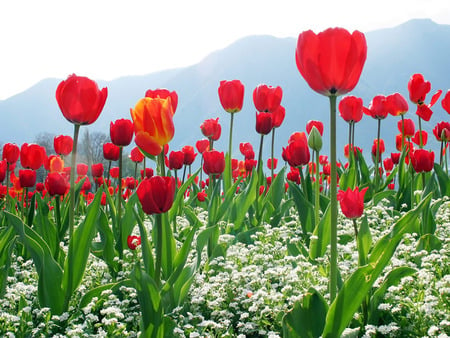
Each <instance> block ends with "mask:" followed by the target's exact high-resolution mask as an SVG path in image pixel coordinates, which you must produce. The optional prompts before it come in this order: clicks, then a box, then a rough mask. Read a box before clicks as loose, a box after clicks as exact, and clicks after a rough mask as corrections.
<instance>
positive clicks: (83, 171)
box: [77, 163, 89, 176]
mask: <svg viewBox="0 0 450 338" xmlns="http://www.w3.org/2000/svg"><path fill="white" fill-rule="evenodd" d="M88 170H89V167H88V165H87V164H85V163H78V164H77V175H78V176H86V175H87V173H88Z"/></svg>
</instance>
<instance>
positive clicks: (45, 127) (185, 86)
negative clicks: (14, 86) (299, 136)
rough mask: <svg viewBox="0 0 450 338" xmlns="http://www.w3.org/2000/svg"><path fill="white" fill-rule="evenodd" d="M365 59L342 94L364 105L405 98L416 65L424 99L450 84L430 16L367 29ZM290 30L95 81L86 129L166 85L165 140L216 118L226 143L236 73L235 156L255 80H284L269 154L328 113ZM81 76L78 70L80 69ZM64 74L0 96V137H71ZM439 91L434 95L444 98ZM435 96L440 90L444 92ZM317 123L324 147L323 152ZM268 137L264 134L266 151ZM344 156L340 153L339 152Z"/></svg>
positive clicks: (441, 37)
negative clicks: (61, 104) (97, 99)
mask: <svg viewBox="0 0 450 338" xmlns="http://www.w3.org/2000/svg"><path fill="white" fill-rule="evenodd" d="M365 35H366V39H367V45H368V57H367V61H366V64H365V67H364V70H363V73H362V75H361V79H360V81H359V83H358V85H357V86H356V88H355V89H354V90H353V92H351V93H349V94H350V95H355V96H359V97H361V98H363V100H364V105H365V106H368V104H369V103H370V100H371V99H372V98H373V97H374V96H375V95H378V94H384V95H388V94H391V93H394V92H400V93H401V94H402V95H403V96H404V97H405V98H407V99H408V91H407V83H408V80H409V78H410V76H411V75H413V74H414V73H422V74H423V75H424V77H425V79H426V80H428V81H430V82H431V84H432V90H431V92H430V94H429V95H428V96H429V97H427V102H429V100H430V98H431V95H432V94H433V93H434V92H436V90H437V89H442V90H443V92H444V93H443V95H444V94H445V93H446V92H447V89H448V88H450V80H449V79H448V74H450V62H449V61H448V60H450V38H449V37H450V25H440V24H436V23H434V22H433V21H431V20H428V19H415V20H411V21H408V22H406V23H404V24H401V25H399V26H396V27H393V28H387V29H381V30H376V31H372V32H367V33H365ZM295 47H296V38H276V37H273V36H249V37H245V38H242V39H240V40H238V41H236V42H235V43H233V44H231V45H229V46H227V47H226V48H224V49H222V50H218V51H215V52H213V53H211V54H210V55H208V56H207V57H206V58H204V59H203V60H202V61H201V62H199V63H198V64H195V65H192V66H189V67H185V68H178V69H171V70H166V71H161V72H157V73H152V74H148V75H143V76H127V77H122V78H119V79H116V80H113V81H109V82H105V81H98V83H99V86H100V87H104V86H107V87H108V99H107V102H106V105H105V108H104V111H103V112H102V114H101V116H100V118H99V119H98V120H97V121H96V122H95V123H94V124H93V125H91V126H89V127H85V126H83V127H82V131H83V129H84V128H89V131H102V132H104V133H109V123H110V121H114V120H116V119H119V118H130V113H129V111H130V108H131V107H133V106H134V104H135V103H136V102H137V101H138V100H139V99H140V98H141V97H142V96H143V95H144V94H145V91H146V90H147V89H156V88H168V89H170V90H175V91H177V93H178V96H179V103H178V108H177V111H176V114H175V116H174V121H175V137H174V139H173V140H172V142H171V143H170V148H171V149H174V150H179V149H181V147H182V146H184V145H186V144H191V145H194V143H195V141H196V140H198V139H200V138H202V134H201V132H200V128H199V126H200V124H201V123H202V122H203V121H204V120H205V119H207V118H216V117H219V122H220V123H221V125H222V137H221V139H220V140H219V141H218V142H217V143H216V144H215V147H216V148H217V149H219V150H223V151H226V150H227V148H228V133H229V115H228V114H227V113H226V112H224V111H223V109H222V107H221V105H220V102H219V99H218V94H217V88H218V86H219V82H220V81H221V80H231V79H240V80H241V81H242V83H244V85H245V88H246V92H245V98H244V108H243V110H242V111H241V112H240V113H238V114H236V116H235V120H234V121H235V123H234V128H235V129H234V131H233V149H234V151H233V155H234V156H236V157H237V156H239V158H240V155H239V149H238V145H239V143H240V142H251V143H252V144H253V145H254V148H255V152H257V151H258V145H259V141H260V136H259V135H258V134H256V132H255V108H254V106H253V101H252V92H253V89H254V88H255V87H256V86H257V85H258V84H260V83H266V84H268V85H272V86H281V87H282V88H283V100H282V104H283V105H284V106H285V108H286V118H285V121H284V123H283V125H282V126H281V127H280V128H279V129H278V130H277V131H276V135H277V136H276V141H275V147H276V156H277V157H280V153H281V148H282V147H283V146H285V145H286V143H287V139H288V138H289V135H290V134H291V133H293V132H294V131H304V130H305V124H306V122H307V121H308V120H321V121H323V122H324V124H325V125H327V124H328V119H329V104H328V100H327V98H326V97H323V96H321V95H319V94H317V93H315V92H314V91H312V90H311V89H310V88H309V87H308V85H307V84H306V82H305V81H304V79H303V78H302V77H301V75H300V73H299V72H298V70H297V67H296V65H295V56H294V55H295ZM80 75H81V74H80ZM61 80H62V79H45V80H42V81H41V82H39V83H37V84H36V85H34V86H33V87H31V88H29V89H28V90H26V91H24V92H22V93H20V94H17V95H15V96H13V97H11V98H9V99H6V100H3V101H0V116H1V117H2V132H1V134H0V143H5V142H15V143H17V144H19V145H20V144H21V143H23V142H33V141H34V138H35V136H36V135H37V134H38V133H41V132H50V133H54V134H68V135H72V133H73V127H72V125H71V124H70V123H69V122H67V121H66V120H65V119H64V117H63V116H62V114H61V112H60V110H59V108H58V105H57V103H56V100H55V90H56V87H57V85H58V83H59V82H60V81H61ZM443 95H442V97H443ZM442 97H441V98H442ZM433 111H434V114H433V117H432V119H431V121H430V122H422V128H423V129H425V130H427V131H428V132H429V134H430V135H429V147H431V148H433V149H434V150H437V149H438V143H437V141H436V140H435V138H434V136H433V135H432V129H433V128H434V126H435V124H436V123H437V122H439V121H442V120H447V121H448V120H449V115H448V114H447V113H446V112H445V111H444V110H443V109H442V107H441V105H440V102H438V103H437V104H436V105H435V106H434V107H433ZM406 117H407V118H411V119H413V120H414V122H415V123H416V127H417V117H416V115H415V107H414V106H413V105H412V104H410V111H409V112H408V114H407V115H406ZM398 119H399V118H395V117H392V116H388V117H387V118H386V119H385V120H384V121H382V122H381V136H382V137H383V138H384V139H385V142H386V148H387V152H391V151H395V148H394V147H395V145H394V140H395V134H397V133H398V131H397V121H398ZM376 128H377V122H376V121H375V120H374V119H372V118H370V117H368V116H364V118H363V120H362V121H361V122H359V123H358V124H357V125H356V136H355V143H356V145H358V146H360V147H361V148H363V149H365V150H366V151H369V150H370V148H371V144H372V142H373V139H374V138H376ZM347 133H348V127H347V125H346V123H345V122H344V121H342V119H340V118H338V141H337V143H338V149H343V146H344V144H345V143H347ZM327 137H328V135H327V131H326V127H325V134H324V149H323V150H322V152H323V153H327V152H328V147H329V144H328V143H329V142H328V141H327ZM269 149H270V136H267V137H266V138H265V142H264V150H265V155H266V156H267V154H268V152H269ZM338 156H339V157H340V158H342V157H343V155H342V151H341V152H340V153H339V155H338Z"/></svg>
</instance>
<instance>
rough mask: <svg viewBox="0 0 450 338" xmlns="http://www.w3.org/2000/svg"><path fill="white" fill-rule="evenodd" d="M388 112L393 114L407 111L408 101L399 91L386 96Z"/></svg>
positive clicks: (397, 114) (402, 113)
mask: <svg viewBox="0 0 450 338" xmlns="http://www.w3.org/2000/svg"><path fill="white" fill-rule="evenodd" d="M386 100H387V102H388V106H389V113H390V114H391V115H393V116H399V115H405V114H406V112H407V111H408V109H409V107H408V102H406V99H405V98H404V97H403V95H402V94H400V93H394V94H391V95H388V96H387V97H386Z"/></svg>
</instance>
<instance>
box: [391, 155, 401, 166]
mask: <svg viewBox="0 0 450 338" xmlns="http://www.w3.org/2000/svg"><path fill="white" fill-rule="evenodd" d="M400 155H401V154H400V153H391V159H392V162H393V163H394V164H398V163H399V162H400Z"/></svg>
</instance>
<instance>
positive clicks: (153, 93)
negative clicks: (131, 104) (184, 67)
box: [145, 88, 178, 114]
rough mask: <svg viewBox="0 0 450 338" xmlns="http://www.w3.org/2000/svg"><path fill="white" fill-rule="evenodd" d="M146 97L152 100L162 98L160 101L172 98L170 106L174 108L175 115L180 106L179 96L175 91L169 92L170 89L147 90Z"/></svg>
mask: <svg viewBox="0 0 450 338" xmlns="http://www.w3.org/2000/svg"><path fill="white" fill-rule="evenodd" d="M145 97H150V98H160V99H167V98H168V97H170V104H171V106H172V112H173V113H172V114H175V111H176V110H177V106H178V94H177V93H176V92H175V91H172V92H171V91H169V90H168V89H165V88H162V89H155V90H151V89H149V90H147V91H146V92H145Z"/></svg>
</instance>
